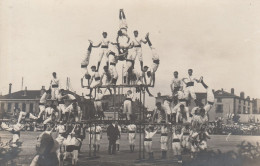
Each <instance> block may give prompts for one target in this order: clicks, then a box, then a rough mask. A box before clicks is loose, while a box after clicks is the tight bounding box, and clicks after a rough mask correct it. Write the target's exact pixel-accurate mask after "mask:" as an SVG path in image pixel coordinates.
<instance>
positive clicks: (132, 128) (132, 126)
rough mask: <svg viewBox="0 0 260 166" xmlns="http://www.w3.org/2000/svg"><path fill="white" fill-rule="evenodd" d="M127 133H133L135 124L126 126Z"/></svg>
mask: <svg viewBox="0 0 260 166" xmlns="http://www.w3.org/2000/svg"><path fill="white" fill-rule="evenodd" d="M127 130H128V131H135V130H136V125H135V124H130V125H128V126H127Z"/></svg>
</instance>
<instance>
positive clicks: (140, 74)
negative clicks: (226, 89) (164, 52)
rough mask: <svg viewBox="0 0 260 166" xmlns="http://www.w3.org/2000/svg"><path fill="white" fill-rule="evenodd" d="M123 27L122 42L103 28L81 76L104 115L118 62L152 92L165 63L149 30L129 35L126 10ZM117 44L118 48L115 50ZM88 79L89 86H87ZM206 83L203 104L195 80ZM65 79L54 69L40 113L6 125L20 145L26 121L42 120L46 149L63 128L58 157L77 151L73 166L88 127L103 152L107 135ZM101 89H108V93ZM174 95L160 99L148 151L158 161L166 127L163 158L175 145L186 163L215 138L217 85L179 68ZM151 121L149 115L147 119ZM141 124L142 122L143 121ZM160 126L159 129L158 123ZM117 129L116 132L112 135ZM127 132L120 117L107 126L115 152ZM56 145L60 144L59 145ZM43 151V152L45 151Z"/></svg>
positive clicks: (131, 82)
mask: <svg viewBox="0 0 260 166" xmlns="http://www.w3.org/2000/svg"><path fill="white" fill-rule="evenodd" d="M119 21H120V25H119V30H118V32H117V38H116V42H111V41H109V40H108V39H107V33H106V32H103V33H102V35H103V39H102V41H101V42H100V43H98V44H97V45H94V44H93V42H92V41H90V44H89V47H88V49H87V54H86V57H85V58H84V59H83V61H82V63H81V68H82V69H84V71H85V74H84V76H83V78H82V79H81V84H82V87H87V88H88V89H90V92H89V94H88V95H87V96H90V97H91V98H93V99H94V106H95V110H96V113H97V115H98V116H99V117H101V119H102V117H104V113H103V108H102V98H103V96H104V93H105V91H106V90H108V91H109V92H110V94H112V90H111V89H110V88H112V89H113V91H114V94H115V93H116V85H118V84H117V80H118V72H117V69H116V65H117V64H118V61H123V62H124V63H125V70H124V72H123V78H122V79H123V85H125V86H126V87H136V88H137V91H139V92H140V91H147V92H148V94H149V95H150V96H152V94H151V93H150V92H149V89H148V87H154V85H155V73H156V71H157V69H158V66H159V62H160V61H159V56H158V54H157V53H156V50H155V48H154V47H153V45H152V43H151V41H150V38H149V33H147V34H146V36H145V40H143V39H140V38H139V36H138V31H134V39H133V40H131V39H130V37H129V36H128V34H127V29H128V25H127V23H126V17H125V14H124V11H123V9H120V11H119ZM142 43H143V44H148V46H149V48H150V50H151V58H152V61H153V63H152V66H151V67H148V66H145V65H144V62H143V55H142ZM111 47H114V48H115V50H114V49H111ZM92 48H100V54H99V59H98V62H97V66H91V67H90V69H91V74H90V73H89V71H88V65H89V61H90V55H91V51H92ZM136 57H138V59H139V62H140V67H141V70H140V71H137V70H136V69H135V68H134V66H135V59H136ZM102 59H103V60H104V61H105V64H106V65H105V66H103V71H102V72H101V74H100V72H99V71H100V70H99V69H100V66H101V61H102ZM84 81H86V82H87V85H84ZM195 82H197V83H201V84H202V85H203V87H204V88H205V89H206V91H207V103H206V104H205V105H204V104H202V103H201V102H200V101H199V100H198V99H197V98H196V94H195V91H194V83H195ZM59 87H60V83H59V79H58V78H57V75H56V73H55V72H54V73H53V79H52V81H51V84H50V89H49V90H46V91H45V92H44V94H43V95H42V97H41V99H40V103H39V110H40V112H39V114H38V116H34V115H33V114H32V113H29V112H24V111H21V112H20V115H19V118H18V120H17V123H16V124H15V125H13V126H8V125H7V124H5V123H2V124H1V127H2V128H3V129H5V130H7V131H10V132H11V133H13V139H12V144H13V145H12V146H14V147H15V146H17V145H16V143H17V141H18V140H19V138H20V131H21V130H22V129H23V127H24V125H23V123H24V120H25V119H26V118H30V119H33V120H35V123H42V124H43V125H44V130H45V131H44V132H43V133H42V134H41V135H40V136H39V137H38V144H37V145H38V148H39V149H41V142H42V139H43V138H48V139H50V137H49V136H50V135H51V133H52V132H53V131H56V132H57V135H58V136H57V138H56V139H55V140H53V147H52V148H51V149H52V150H53V149H54V150H53V151H51V152H54V155H56V156H57V158H58V160H59V162H61V161H63V160H64V159H66V158H67V157H68V155H69V154H71V155H72V164H73V165H76V164H77V162H78V153H79V152H80V149H81V146H82V142H83V139H85V137H86V131H87V132H88V133H89V137H88V139H89V142H88V143H89V148H90V149H91V148H92V146H93V148H94V151H95V152H96V151H97V152H98V151H99V149H100V141H101V139H102V128H101V126H100V125H98V124H94V123H92V124H90V125H89V126H87V125H86V124H84V123H80V122H81V120H82V111H81V108H80V107H79V105H78V103H77V100H76V97H75V96H74V95H72V94H68V93H66V92H65V90H64V89H60V88H59ZM96 88H97V92H95V95H92V93H93V89H96ZM101 88H104V89H105V91H104V92H102V90H101ZM171 90H172V97H168V98H167V99H165V100H164V101H163V103H160V102H158V103H156V109H155V110H154V112H153V114H152V116H151V121H150V122H149V125H146V126H147V127H146V128H145V129H144V133H145V138H144V140H143V141H144V146H145V150H146V152H147V153H148V154H149V159H153V150H152V142H153V141H152V138H153V136H154V135H155V134H156V133H157V132H158V130H159V129H160V132H161V138H160V143H161V151H162V158H163V159H165V158H166V157H167V151H168V149H169V144H170V146H171V147H172V149H173V152H174V156H175V157H177V159H178V160H179V162H181V161H182V159H181V154H182V152H183V151H190V152H191V156H192V157H194V156H195V155H196V153H197V152H199V151H205V150H206V149H207V139H208V138H210V137H209V134H208V133H207V130H206V129H207V124H208V112H209V111H210V109H211V108H212V106H213V104H214V94H213V91H212V89H211V88H210V87H209V86H208V85H206V83H205V82H204V79H203V77H201V78H200V79H196V78H194V77H193V70H192V69H189V70H188V77H187V78H183V79H179V78H178V72H177V71H175V72H174V79H173V80H172V83H171ZM50 96H51V99H52V101H57V103H58V106H55V104H47V99H48V98H49V97H50ZM133 97H134V92H133V91H132V90H131V89H130V90H128V91H127V92H126V98H125V100H124V102H123V113H124V114H125V115H126V120H127V121H126V125H127V139H128V141H129V146H130V151H131V152H134V149H135V138H136V134H137V125H138V124H135V121H134V118H133V116H132V99H133ZM191 99H192V100H194V102H195V104H196V106H195V107H194V108H192V109H189V107H188V106H189V101H190V100H191ZM65 100H69V101H70V104H69V105H68V106H66V105H65ZM147 119H149V117H147ZM139 125H140V124H139ZM154 126H157V127H154ZM111 133H112V134H111ZM120 135H121V127H120V125H119V124H118V123H115V122H114V121H113V122H112V124H110V126H109V127H108V130H107V136H108V140H109V153H111V154H114V153H115V150H116V147H117V149H118V150H119V139H120V137H121V136H120ZM55 146H56V147H55ZM40 151H41V150H40ZM44 155H45V154H44V153H42V154H41V153H39V155H38V158H37V156H36V157H35V158H34V160H33V163H38V162H39V158H40V159H41V158H42V157H44Z"/></svg>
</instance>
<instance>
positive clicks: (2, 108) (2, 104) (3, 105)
mask: <svg viewBox="0 0 260 166" xmlns="http://www.w3.org/2000/svg"><path fill="white" fill-rule="evenodd" d="M4 109H5V103H1V111H2V112H4ZM259 110H260V108H259Z"/></svg>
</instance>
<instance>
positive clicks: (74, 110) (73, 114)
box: [66, 103, 82, 122]
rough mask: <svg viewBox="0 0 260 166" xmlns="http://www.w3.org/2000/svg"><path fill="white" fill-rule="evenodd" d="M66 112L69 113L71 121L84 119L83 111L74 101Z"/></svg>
mask: <svg viewBox="0 0 260 166" xmlns="http://www.w3.org/2000/svg"><path fill="white" fill-rule="evenodd" d="M66 113H68V118H67V119H68V121H70V122H80V121H81V119H82V111H81V109H80V107H79V106H78V104H77V103H72V104H71V105H69V106H68V107H67V108H66Z"/></svg>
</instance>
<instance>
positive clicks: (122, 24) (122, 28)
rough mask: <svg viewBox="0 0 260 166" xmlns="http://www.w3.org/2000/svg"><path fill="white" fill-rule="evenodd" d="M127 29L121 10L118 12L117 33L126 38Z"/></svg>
mask: <svg viewBox="0 0 260 166" xmlns="http://www.w3.org/2000/svg"><path fill="white" fill-rule="evenodd" d="M127 28H128V25H127V23H126V17H125V13H124V10H123V9H120V10H119V31H120V32H121V33H122V35H123V36H126V37H127V38H129V37H128V35H127Z"/></svg>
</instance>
